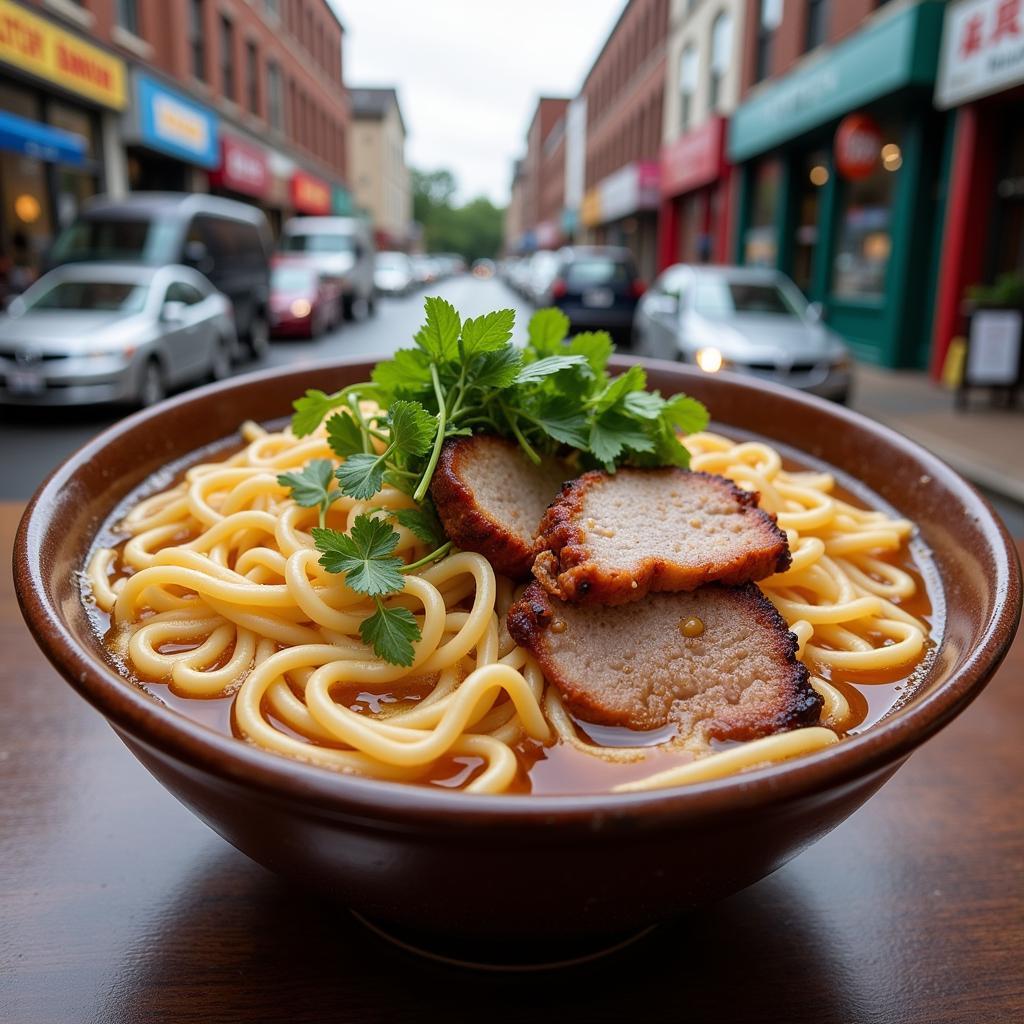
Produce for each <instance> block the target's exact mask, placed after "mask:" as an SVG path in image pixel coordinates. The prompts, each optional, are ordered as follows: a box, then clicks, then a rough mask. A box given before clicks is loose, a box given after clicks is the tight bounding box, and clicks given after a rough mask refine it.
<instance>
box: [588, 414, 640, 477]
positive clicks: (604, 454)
mask: <svg viewBox="0 0 1024 1024" xmlns="http://www.w3.org/2000/svg"><path fill="white" fill-rule="evenodd" d="M588 441H589V447H590V450H591V452H593V454H594V457H595V458H596V459H597V460H598V462H601V463H604V465H605V467H606V468H608V469H611V468H612V467H613V466H614V463H615V460H616V459H618V458H619V456H620V455H621V454H622V453H623V451H624V450H625V449H627V448H629V449H632V450H633V451H637V452H644V451H652V450H653V449H654V441H653V440H652V439H651V438H650V437H648V435H647V434H646V433H645V432H644V430H643V429H642V428H641V427H640V426H639V425H638V424H637V423H636V421H635V420H632V419H630V418H629V417H628V416H624V415H622V414H621V413H616V412H608V413H605V414H604V415H603V416H601V417H600V418H599V419H596V420H594V422H593V423H592V424H591V427H590V437H589V438H588Z"/></svg>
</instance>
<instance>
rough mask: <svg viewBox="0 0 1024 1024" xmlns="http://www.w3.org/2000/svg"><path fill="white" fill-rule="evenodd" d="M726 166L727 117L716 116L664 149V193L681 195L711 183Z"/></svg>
mask: <svg viewBox="0 0 1024 1024" xmlns="http://www.w3.org/2000/svg"><path fill="white" fill-rule="evenodd" d="M724 169H725V120H724V119H723V118H721V117H713V118H711V120H710V121H705V122H704V124H702V125H701V126H700V127H699V128H695V129H694V130H693V131H692V132H687V133H686V134H685V135H682V136H680V137H679V138H678V139H676V140H675V142H670V143H669V144H668V145H667V146H664V147H663V148H662V150H661V194H662V195H663V196H666V197H668V196H678V195H682V194H683V193H684V192H691V191H693V189H695V188H701V187H702V186H704V185H709V184H711V182H713V181H716V180H717V179H718V178H720V177H721V176H722V172H723V171H724Z"/></svg>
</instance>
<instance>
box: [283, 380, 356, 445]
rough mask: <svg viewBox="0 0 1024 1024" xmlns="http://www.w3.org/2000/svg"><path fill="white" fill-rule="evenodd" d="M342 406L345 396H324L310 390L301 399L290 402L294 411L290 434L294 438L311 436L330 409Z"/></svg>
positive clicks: (315, 390)
mask: <svg viewBox="0 0 1024 1024" xmlns="http://www.w3.org/2000/svg"><path fill="white" fill-rule="evenodd" d="M344 404H345V396H344V395H342V394H336V395H326V394H324V392H323V391H318V390H317V389H316V388H311V389H310V390H309V391H307V392H306V393H305V394H304V395H303V396H302V397H301V398H297V399H295V401H294V402H292V408H293V409H294V410H295V414H294V415H293V416H292V433H293V434H294V435H295V436H296V437H305V436H306V435H307V434H312V433H313V431H314V430H316V428H317V427H319V426H320V424H321V423H322V422H323V418H324V417H325V416H326V415H327V414H328V413H329V412H330V411H331V410H332V409H337V408H338V406H339V405H344Z"/></svg>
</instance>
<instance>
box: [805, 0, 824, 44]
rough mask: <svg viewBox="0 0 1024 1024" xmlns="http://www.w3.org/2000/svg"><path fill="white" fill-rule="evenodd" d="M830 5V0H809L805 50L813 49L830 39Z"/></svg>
mask: <svg viewBox="0 0 1024 1024" xmlns="http://www.w3.org/2000/svg"><path fill="white" fill-rule="evenodd" d="M829 6H830V4H829V0H807V32H806V37H805V39H804V49H805V50H813V49H814V48H815V47H816V46H821V44H822V43H824V42H825V41H826V40H827V39H828V16H829Z"/></svg>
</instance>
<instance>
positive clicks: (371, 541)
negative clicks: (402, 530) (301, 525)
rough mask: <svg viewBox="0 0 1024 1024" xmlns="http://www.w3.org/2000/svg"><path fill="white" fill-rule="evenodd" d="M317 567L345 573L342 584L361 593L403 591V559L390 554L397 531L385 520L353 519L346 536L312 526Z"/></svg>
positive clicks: (396, 538) (376, 594)
mask: <svg viewBox="0 0 1024 1024" xmlns="http://www.w3.org/2000/svg"><path fill="white" fill-rule="evenodd" d="M312 533H313V543H314V544H315V545H316V549H317V551H319V552H320V564H321V565H322V566H323V567H324V568H325V569H326V570H327V571H328V572H337V573H344V574H345V583H346V584H347V585H348V586H350V587H351V588H352V589H353V590H356V591H358V592H359V593H360V594H369V595H370V596H371V597H376V596H379V595H381V594H391V593H394V592H395V591H396V590H402V589H403V588H404V587H405V583H404V581H403V579H402V572H401V570H402V560H401V559H400V558H395V557H394V555H392V554H391V552H392V551H394V550H395V547H396V546H397V544H398V540H399V537H398V532H397V531H396V530H395V528H394V527H393V526H392V525H391V524H390V523H389V522H388V521H387V520H386V519H372V518H371V517H370V516H366V515H363V516H356V521H355V522H354V523H353V524H352V529H351V530H350V531H349V532H348V533H342V532H341V531H340V530H322V529H320V527H317V526H315V527H313V531H312Z"/></svg>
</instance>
